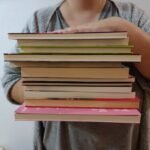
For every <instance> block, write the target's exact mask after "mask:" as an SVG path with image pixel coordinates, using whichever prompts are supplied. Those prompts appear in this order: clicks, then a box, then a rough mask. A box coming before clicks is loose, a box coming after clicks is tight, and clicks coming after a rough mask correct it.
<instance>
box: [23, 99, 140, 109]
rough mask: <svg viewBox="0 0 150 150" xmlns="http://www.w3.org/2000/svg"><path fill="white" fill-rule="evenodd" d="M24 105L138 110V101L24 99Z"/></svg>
mask: <svg viewBox="0 0 150 150" xmlns="http://www.w3.org/2000/svg"><path fill="white" fill-rule="evenodd" d="M24 104H25V105H26V106H32V107H60V108H61V107H69V108H122V109H124V108H128V109H129V108H130V109H133V108H134V109H138V108H139V99H138V98H137V97H135V98H133V99H112V98H111V99H102V98H97V99H25V101H24Z"/></svg>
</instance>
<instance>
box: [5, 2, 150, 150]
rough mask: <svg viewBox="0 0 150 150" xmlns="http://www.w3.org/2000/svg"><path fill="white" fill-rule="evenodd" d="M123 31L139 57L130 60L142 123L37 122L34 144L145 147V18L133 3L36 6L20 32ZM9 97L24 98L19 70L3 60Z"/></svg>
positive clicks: (149, 39) (55, 148)
mask: <svg viewBox="0 0 150 150" xmlns="http://www.w3.org/2000/svg"><path fill="white" fill-rule="evenodd" d="M51 31H54V32H57V33H74V32H103V31H127V32H128V35H129V39H130V44H132V45H134V48H133V49H132V51H133V52H134V53H138V54H141V55H142V62H141V63H134V64H130V65H129V66H130V69H131V73H132V74H133V75H134V76H136V82H135V84H134V89H135V91H136V92H137V95H138V96H139V97H140V99H141V112H142V119H141V124H140V125H137V124H112V123H80V122H36V123H35V136H34V139H35V142H34V149H35V150H138V149H139V150H148V149H149V148H150V137H149V135H150V120H149V119H150V118H149V115H150V112H149V108H150V102H149V99H150V82H149V79H150V69H149V66H150V34H149V33H150V18H149V17H148V16H147V15H146V13H145V12H144V11H143V10H141V9H139V8H138V7H137V6H135V5H134V4H132V3H123V2H115V1H112V0H64V1H62V2H60V3H58V4H57V5H55V6H53V7H47V8H42V9H40V10H38V11H36V12H35V13H34V14H33V16H32V17H31V19H30V20H29V21H28V23H27V25H26V27H25V28H24V30H23V32H25V33H32V32H51ZM2 83H3V87H4V89H5V92H6V95H7V97H8V99H9V100H10V101H11V102H13V103H18V104H20V103H23V87H22V85H21V77H20V70H19V69H18V68H11V66H10V65H9V64H6V66H5V74H4V77H3V80H2Z"/></svg>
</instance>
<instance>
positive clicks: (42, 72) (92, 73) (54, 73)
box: [21, 67, 129, 79]
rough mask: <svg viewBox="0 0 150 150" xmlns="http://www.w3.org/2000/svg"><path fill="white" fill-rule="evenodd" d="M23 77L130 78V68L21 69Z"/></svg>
mask: <svg viewBox="0 0 150 150" xmlns="http://www.w3.org/2000/svg"><path fill="white" fill-rule="evenodd" d="M21 76H22V77H51V78H92V79H96V78H97V79H99V78H103V79H106V78H115V79H117V78H120V79H121V78H123V79H124V78H128V76H129V68H127V67H122V68H90V69H89V68H21Z"/></svg>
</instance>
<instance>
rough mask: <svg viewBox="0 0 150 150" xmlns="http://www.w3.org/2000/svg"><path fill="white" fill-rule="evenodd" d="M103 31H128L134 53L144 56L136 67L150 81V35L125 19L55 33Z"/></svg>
mask: <svg viewBox="0 0 150 150" xmlns="http://www.w3.org/2000/svg"><path fill="white" fill-rule="evenodd" d="M102 31H127V32H128V34H129V39H130V44H132V45H134V48H133V49H132V51H133V52H134V53H137V54H141V55H142V62H141V63H135V66H136V68H137V69H138V70H139V71H140V73H141V74H142V75H143V76H144V77H146V78H148V79H150V69H149V68H150V34H148V33H146V32H144V31H143V30H141V29H140V28H139V27H137V26H136V25H134V24H132V23H130V22H129V21H127V20H125V19H122V18H119V17H111V18H108V19H104V20H101V21H97V22H94V23H90V24H86V25H81V26H77V27H73V28H67V29H64V30H59V31H55V32H57V33H75V32H102Z"/></svg>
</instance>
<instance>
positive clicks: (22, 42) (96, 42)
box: [17, 38, 129, 47]
mask: <svg viewBox="0 0 150 150" xmlns="http://www.w3.org/2000/svg"><path fill="white" fill-rule="evenodd" d="M17 43H18V45H19V46H21V47H22V46H42V47H55V46H57V47H64V46H73V47H75V46H80V47H82V46H110V47H112V46H116V45H118V46H119V45H120V46H128V43H129V38H123V39H86V40H84V39H79V40H78V39H76V40H72V39H57V40H54V39H51V40H42V39H36V40H34V39H29V40H28V39H18V40H17Z"/></svg>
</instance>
